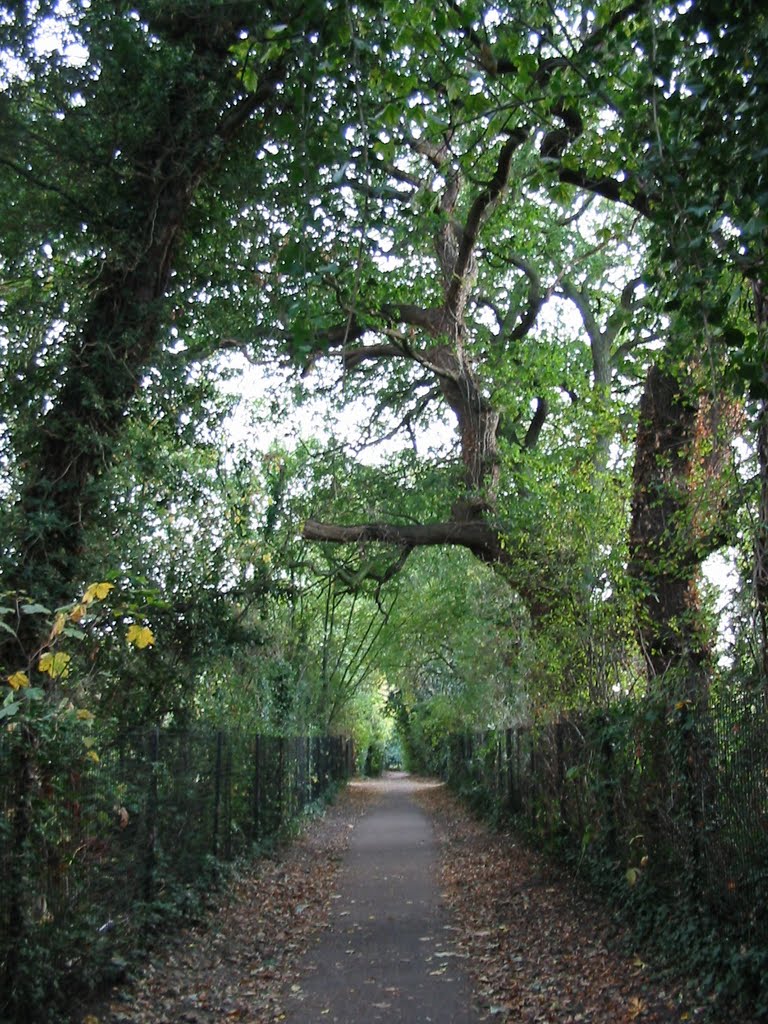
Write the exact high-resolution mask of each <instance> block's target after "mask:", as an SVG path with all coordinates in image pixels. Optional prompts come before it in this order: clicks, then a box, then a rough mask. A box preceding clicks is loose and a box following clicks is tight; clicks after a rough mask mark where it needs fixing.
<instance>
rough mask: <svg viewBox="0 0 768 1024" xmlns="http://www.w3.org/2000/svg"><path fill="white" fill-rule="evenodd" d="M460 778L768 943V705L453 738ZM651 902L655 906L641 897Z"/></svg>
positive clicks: (636, 879)
mask: <svg viewBox="0 0 768 1024" xmlns="http://www.w3.org/2000/svg"><path fill="white" fill-rule="evenodd" d="M445 763H446V772H447V774H448V776H449V777H450V778H451V780H452V781H453V783H454V784H455V785H456V786H457V787H459V788H463V789H464V790H465V792H467V793H469V794H471V795H473V796H474V797H475V798H476V799H478V800H479V801H481V802H483V803H484V804H485V805H486V807H487V808H488V809H491V810H493V811H494V812H495V813H496V814H497V815H499V816H501V817H503V818H508V819H509V818H511V819H513V820H515V821H516V822H517V823H518V824H519V825H522V826H523V827H524V828H525V829H526V830H528V831H529V832H530V833H532V834H533V835H534V836H536V837H537V839H539V840H540V841H542V842H544V843H546V844H549V845H551V846H557V847H558V848H560V849H564V850H566V851H567V852H569V854H570V857H571V859H572V860H573V861H574V862H576V863H577V864H578V865H579V866H580V867H581V868H582V870H584V871H585V872H587V873H590V872H591V874H592V877H594V878H601V879H602V880H603V881H608V883H609V884H610V882H611V880H612V881H613V884H614V885H615V887H616V889H617V890H618V891H622V890H623V891H624V893H626V894H627V895H630V894H631V895H632V897H633V898H635V899H637V900H640V899H642V898H646V899H648V898H649V895H650V894H653V895H652V898H653V899H654V900H656V901H657V902H658V903H662V902H663V903H664V904H665V905H666V906H668V907H670V908H677V909H681V908H686V910H688V909H690V908H691V907H697V908H699V909H700V910H702V911H703V912H704V913H705V914H706V915H708V917H709V919H710V920H712V921H715V922H717V923H718V924H719V925H720V926H722V928H723V931H724V933H725V934H729V935H731V936H733V937H735V938H736V939H737V940H738V941H739V942H744V943H749V944H754V945H756V946H760V947H762V948H765V947H767V946H768V699H766V695H765V694H764V693H763V694H757V695H755V694H752V695H748V696H747V695H745V696H741V697H735V696H731V697H728V698H720V699H718V700H717V701H716V702H713V707H712V708H711V709H710V710H708V711H707V712H706V713H698V714H697V713H695V712H694V710H693V709H692V708H691V707H689V706H687V705H685V704H682V703H681V704H679V705H676V706H673V707H668V706H666V705H662V704H660V703H654V702H651V701H647V702H631V703H630V702H627V703H625V704H618V705H616V706H614V707H612V708H609V709H605V710H604V711H601V712H599V713H591V714H580V715H576V714H574V715H572V716H570V717H566V718H561V719H560V720H559V721H557V722H552V723H550V724H547V725H544V726H538V727H534V726H530V725H521V726H518V727H516V728H511V729H506V730H503V731H497V732H487V733H480V734H473V735H464V736H454V737H452V739H451V742H450V745H449V750H448V753H447V757H446V762H445ZM643 894H645V897H643Z"/></svg>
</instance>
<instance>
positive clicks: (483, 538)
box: [303, 519, 510, 564]
mask: <svg viewBox="0 0 768 1024" xmlns="http://www.w3.org/2000/svg"><path fill="white" fill-rule="evenodd" d="M303 536H304V539H305V540H309V541H323V542H325V543H331V544H364V543H376V544H393V545H395V546H397V547H401V548H406V549H408V550H409V552H410V550H411V549H413V548H416V547H436V546H440V545H453V546H455V547H463V548H467V549H468V550H470V551H471V552H472V554H473V555H475V556H476V557H477V558H480V559H481V560H482V561H484V562H499V563H502V564H506V563H508V562H509V561H510V559H509V555H508V554H507V552H506V551H505V550H504V549H503V548H502V546H501V541H500V538H499V534H498V531H497V530H495V529H494V528H493V527H492V526H489V525H488V523H485V522H482V521H478V520H474V521H472V522H464V523H459V522H448V523H431V524H427V525H422V524H419V525H416V526H396V525H392V524H390V523H364V524H360V525H357V526H339V525H336V524H334V523H320V522H318V521H317V520H315V519H308V520H307V521H306V523H305V524H304V530H303Z"/></svg>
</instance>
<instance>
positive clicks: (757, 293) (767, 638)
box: [752, 281, 768, 686]
mask: <svg viewBox="0 0 768 1024" xmlns="http://www.w3.org/2000/svg"><path fill="white" fill-rule="evenodd" d="M752 294H753V298H754V303H755V322H756V324H757V330H758V334H759V335H760V337H761V338H762V341H763V345H765V342H766V340H768V297H766V295H765V290H764V288H763V286H762V284H761V283H760V282H757V281H756V282H754V283H753V286H752ZM763 384H764V386H765V385H768V364H766V367H765V368H764V370H763ZM757 464H758V469H759V476H760V494H759V498H758V512H757V526H756V528H755V540H754V551H755V568H754V602H755V620H756V624H757V633H758V641H759V644H760V651H759V663H758V670H759V672H760V675H761V679H762V683H763V686H768V400H766V399H765V398H762V399H761V400H760V405H759V407H758V414H757Z"/></svg>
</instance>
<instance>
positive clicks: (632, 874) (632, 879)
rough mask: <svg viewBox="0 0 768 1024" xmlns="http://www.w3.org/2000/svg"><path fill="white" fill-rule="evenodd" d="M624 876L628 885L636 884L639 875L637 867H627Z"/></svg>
mask: <svg viewBox="0 0 768 1024" xmlns="http://www.w3.org/2000/svg"><path fill="white" fill-rule="evenodd" d="M625 877H626V879H627V882H628V883H629V885H630V886H635V885H637V880H638V878H639V877H640V872H639V870H638V869H637V868H627V870H626V873H625Z"/></svg>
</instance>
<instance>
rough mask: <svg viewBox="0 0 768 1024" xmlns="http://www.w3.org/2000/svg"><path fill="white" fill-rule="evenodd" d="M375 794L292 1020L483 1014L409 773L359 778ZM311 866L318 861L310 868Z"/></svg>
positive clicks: (297, 990)
mask: <svg viewBox="0 0 768 1024" xmlns="http://www.w3.org/2000/svg"><path fill="white" fill-rule="evenodd" d="M352 785H354V786H366V787H371V788H373V789H374V790H375V792H376V794H377V799H376V801H375V803H373V805H372V806H371V807H370V809H369V811H368V813H367V814H366V815H365V816H364V817H363V818H362V819H361V820H360V821H359V822H358V824H357V826H356V827H355V830H354V832H353V835H352V839H351V842H350V846H349V849H348V850H347V852H346V855H345V857H344V861H343V864H342V869H341V873H340V881H339V883H338V889H337V892H336V893H335V894H334V899H333V907H332V912H331V926H330V930H329V931H326V932H325V933H324V934H323V936H322V937H321V939H320V942H319V944H318V945H317V946H316V947H315V948H313V949H310V950H309V952H308V953H307V955H306V957H305V958H304V963H303V965H301V967H302V968H303V972H304V973H303V976H301V977H300V978H299V981H298V983H297V985H294V987H293V988H294V991H293V995H292V997H291V998H290V999H289V1000H287V1001H286V1006H285V1009H286V1011H287V1017H286V1020H287V1021H288V1022H289V1024H315V1022H322V1021H328V1022H337V1024H359V1022H360V1021H366V1022H384V1024H394V1022H399V1021H402V1022H404V1024H405V1022H408V1024H424V1022H430V1021H434V1022H435V1024H437V1022H439V1024H477V1022H478V1021H479V1020H480V1019H481V1018H480V1016H479V1014H478V1013H477V1012H476V1011H475V1010H473V1007H472V996H471V989H470V985H469V981H468V979H467V977H466V975H465V973H464V970H463V959H462V954H461V953H460V952H459V951H458V950H457V949H456V948H455V947H454V945H453V942H452V938H453V936H454V932H455V929H454V928H453V927H452V925H451V922H450V920H449V919H448V917H447V916H446V914H445V911H444V909H443V907H442V905H441V898H440V892H439V889H438V887H437V881H436V872H437V864H436V862H437V851H436V847H435V840H434V837H433V833H432V827H431V825H430V823H429V820H428V819H427V817H426V816H425V815H424V813H423V811H422V810H421V809H420V808H419V806H418V805H417V804H416V802H415V800H414V793H415V792H417V791H418V789H419V788H424V787H428V786H431V785H434V783H429V782H419V781H417V780H414V779H411V778H409V777H408V776H407V775H396V774H394V773H393V774H390V775H388V776H386V777H385V778H384V779H383V780H381V781H371V782H364V783H353V784H352ZM310 870H311V868H310Z"/></svg>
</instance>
